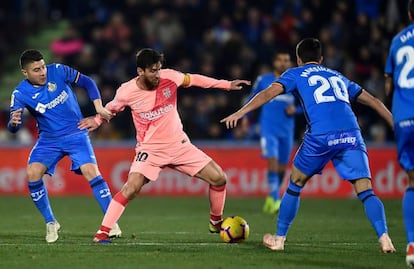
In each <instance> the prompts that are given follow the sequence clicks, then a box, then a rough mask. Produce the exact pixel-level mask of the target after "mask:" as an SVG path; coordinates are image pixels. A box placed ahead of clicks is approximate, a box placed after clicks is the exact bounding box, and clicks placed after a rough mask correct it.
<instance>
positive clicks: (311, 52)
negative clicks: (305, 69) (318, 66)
mask: <svg viewBox="0 0 414 269" xmlns="http://www.w3.org/2000/svg"><path fill="white" fill-rule="evenodd" d="M296 53H297V55H298V56H299V58H300V59H301V60H302V62H304V63H306V62H318V61H319V60H320V59H321V57H322V45H321V42H320V41H319V40H318V39H316V38H305V39H302V40H301V41H300V42H299V43H298V45H297V46H296Z"/></svg>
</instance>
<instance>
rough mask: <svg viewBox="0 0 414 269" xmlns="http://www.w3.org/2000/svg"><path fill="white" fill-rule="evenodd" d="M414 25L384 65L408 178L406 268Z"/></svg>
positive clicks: (412, 8) (410, 230)
mask: <svg viewBox="0 0 414 269" xmlns="http://www.w3.org/2000/svg"><path fill="white" fill-rule="evenodd" d="M408 17H409V18H410V20H411V21H412V22H413V21H414V1H412V0H410V1H408ZM413 59H414V24H413V23H411V24H410V25H409V26H407V27H406V28H405V29H403V30H402V31H401V32H399V33H398V34H397V35H396V36H395V37H394V39H393V40H392V42H391V46H390V49H389V54H388V58H387V63H386V65H385V76H386V84H385V91H386V94H387V95H391V93H392V92H393V94H392V114H393V117H394V132H395V140H396V144H397V151H398V161H399V163H400V165H401V167H402V168H403V169H404V170H405V171H406V172H407V174H408V181H409V182H408V187H407V189H406V191H405V193H404V198H403V203H402V206H403V217H404V222H405V229H406V239H407V243H408V244H407V256H406V262H407V265H408V266H411V267H414V206H413V205H414V110H413V105H414V61H413Z"/></svg>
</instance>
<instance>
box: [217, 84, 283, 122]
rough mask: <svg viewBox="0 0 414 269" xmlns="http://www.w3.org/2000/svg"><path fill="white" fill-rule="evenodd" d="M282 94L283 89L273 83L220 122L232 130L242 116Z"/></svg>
mask: <svg viewBox="0 0 414 269" xmlns="http://www.w3.org/2000/svg"><path fill="white" fill-rule="evenodd" d="M283 92H284V89H283V87H282V85H281V84H280V83H273V84H272V85H270V86H269V87H268V88H267V89H265V90H263V91H261V92H260V93H258V94H257V95H256V96H254V97H253V99H252V100H250V102H248V103H247V104H245V105H244V106H243V107H242V108H240V109H239V110H238V111H236V112H235V113H233V114H231V115H230V116H228V117H226V118H224V119H222V120H221V121H220V122H222V123H225V124H226V127H227V129H229V128H234V127H236V126H237V121H238V120H239V119H241V118H243V116H244V115H246V114H247V113H249V112H250V111H253V110H255V109H256V108H258V107H260V106H262V105H263V104H265V103H267V102H269V101H270V100H272V99H273V98H274V97H276V96H278V95H279V94H281V93H283Z"/></svg>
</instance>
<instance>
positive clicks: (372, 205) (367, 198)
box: [358, 189, 387, 237]
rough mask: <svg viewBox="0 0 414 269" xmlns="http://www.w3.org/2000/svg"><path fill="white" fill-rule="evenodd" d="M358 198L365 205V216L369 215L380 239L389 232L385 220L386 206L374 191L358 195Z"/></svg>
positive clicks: (370, 190)
mask: <svg viewBox="0 0 414 269" xmlns="http://www.w3.org/2000/svg"><path fill="white" fill-rule="evenodd" d="M358 198H359V200H361V202H362V203H364V207H365V214H366V215H367V217H368V219H369V221H370V222H371V225H372V227H374V230H375V232H376V233H377V236H378V237H380V236H381V235H382V234H383V233H386V232H387V222H386V220H385V212H384V205H383V204H382V202H381V200H380V199H379V198H378V197H377V196H376V195H375V194H374V191H373V190H372V189H369V190H366V191H363V192H361V193H358Z"/></svg>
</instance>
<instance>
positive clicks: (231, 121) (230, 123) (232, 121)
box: [220, 111, 244, 129]
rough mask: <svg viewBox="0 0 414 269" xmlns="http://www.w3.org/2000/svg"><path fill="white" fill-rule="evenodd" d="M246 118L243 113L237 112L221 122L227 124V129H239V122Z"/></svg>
mask: <svg viewBox="0 0 414 269" xmlns="http://www.w3.org/2000/svg"><path fill="white" fill-rule="evenodd" d="M243 116H244V114H242V113H241V112H239V111H237V112H235V113H233V114H231V115H230V116H228V117H225V118H224V119H222V120H221V121H220V122H221V123H225V124H226V128H227V129H231V128H235V127H237V121H238V120H239V119H241V118H242V117H243Z"/></svg>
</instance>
